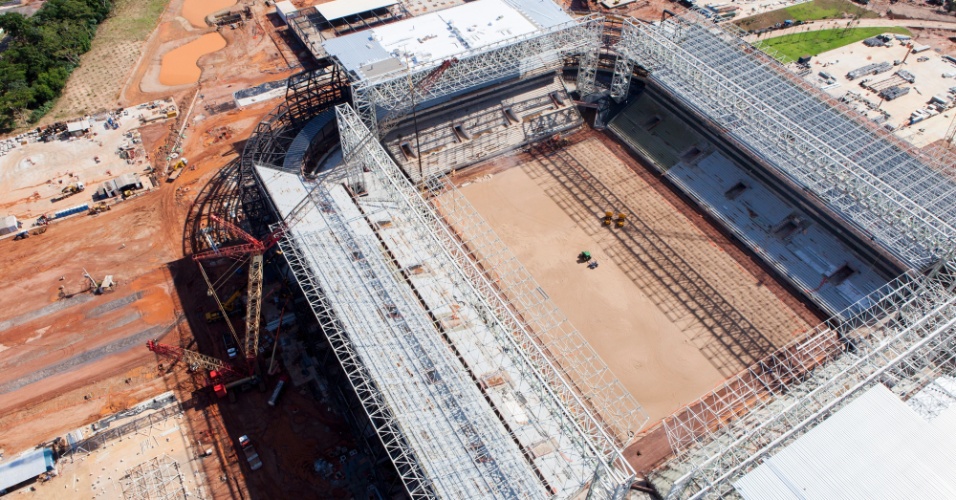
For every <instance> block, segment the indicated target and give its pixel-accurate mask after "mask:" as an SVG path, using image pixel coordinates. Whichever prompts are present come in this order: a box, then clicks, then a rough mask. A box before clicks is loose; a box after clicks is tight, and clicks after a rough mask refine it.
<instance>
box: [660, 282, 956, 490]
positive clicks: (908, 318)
mask: <svg viewBox="0 0 956 500" xmlns="http://www.w3.org/2000/svg"><path fill="white" fill-rule="evenodd" d="M952 280H953V275H952V270H951V269H947V268H940V269H938V270H937V271H935V272H933V273H931V275H930V276H929V277H922V276H921V277H918V278H913V277H910V276H902V277H900V278H899V279H897V280H895V281H894V282H892V283H890V284H888V285H887V288H888V289H889V290H888V291H883V292H881V293H878V294H877V296H876V297H874V299H876V298H878V301H876V303H875V304H874V305H873V306H872V307H871V308H869V309H868V310H866V311H865V312H862V313H859V314H857V315H855V316H854V317H852V319H851V320H850V321H847V322H844V323H841V324H839V325H828V324H823V325H821V326H819V327H818V328H817V329H815V330H813V331H812V332H810V333H809V334H807V335H806V336H805V337H803V338H801V339H799V340H797V341H795V342H793V343H791V344H790V345H789V346H787V347H785V348H784V349H782V350H781V351H780V352H778V353H776V354H774V355H773V356H770V357H769V358H767V359H766V360H764V361H762V362H761V363H758V364H757V365H755V366H754V367H752V368H751V369H749V370H748V371H746V372H744V373H742V374H740V375H738V376H737V377H735V378H734V379H731V380H729V381H728V382H726V383H725V384H724V385H722V386H721V387H719V388H718V389H716V390H715V391H713V392H712V393H710V394H708V395H705V397H704V398H702V399H701V400H700V401H698V402H697V403H695V404H692V405H689V406H688V407H686V408H685V409H683V410H682V411H680V412H678V413H677V414H675V415H674V416H672V417H670V418H668V419H667V420H666V421H665V424H664V425H665V427H666V430H667V435H668V439H669V440H670V442H671V444H672V446H673V448H674V450H675V451H676V452H677V458H675V459H674V460H672V461H671V462H670V463H669V464H668V465H667V466H666V467H665V468H664V469H662V470H661V471H660V472H659V473H658V477H657V479H658V480H659V481H660V482H661V483H662V484H670V485H671V486H670V489H669V491H668V494H667V497H668V498H714V497H719V496H723V495H727V494H730V493H731V492H732V483H733V482H734V481H735V480H737V479H739V478H740V477H742V476H743V475H744V474H746V473H747V472H748V471H750V470H752V469H753V468H754V467H756V466H757V465H759V464H760V461H761V460H762V459H764V458H766V457H768V456H770V455H772V454H773V453H774V452H776V451H777V450H779V449H781V448H782V447H784V446H786V445H787V444H788V443H790V442H792V441H793V440H794V439H796V438H798V437H800V436H801V435H803V434H804V433H806V432H807V431H808V430H810V429H811V428H813V427H814V426H815V425H816V424H818V423H819V422H821V421H823V420H824V419H826V418H827V416H829V415H831V414H832V413H834V412H836V411H837V410H839V409H840V408H842V407H843V406H845V405H846V404H847V403H849V402H850V401H852V400H853V399H854V398H855V397H856V396H858V395H860V394H862V393H863V392H865V391H866V390H867V389H869V388H870V387H872V386H874V385H875V384H884V385H886V386H887V387H888V388H890V389H891V390H892V391H893V392H894V393H896V394H897V395H899V396H900V397H901V398H902V399H904V400H905V399H908V398H909V397H910V396H912V395H914V394H916V393H918V392H919V391H920V390H922V389H924V388H925V387H926V386H927V385H929V384H933V383H934V380H936V379H937V378H939V377H940V376H942V375H948V374H952V372H953V370H954V366H956V365H954V362H956V295H954V294H953V293H952V283H953V281H952Z"/></svg>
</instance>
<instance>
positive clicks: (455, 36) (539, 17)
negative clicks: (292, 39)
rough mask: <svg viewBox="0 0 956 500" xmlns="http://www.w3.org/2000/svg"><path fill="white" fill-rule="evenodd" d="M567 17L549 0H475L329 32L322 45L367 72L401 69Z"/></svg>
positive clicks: (360, 71)
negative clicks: (345, 31) (348, 31)
mask: <svg viewBox="0 0 956 500" xmlns="http://www.w3.org/2000/svg"><path fill="white" fill-rule="evenodd" d="M570 20H571V18H570V17H569V16H568V15H567V14H565V13H564V12H563V11H562V10H561V8H560V7H558V6H557V5H555V4H554V3H553V2H552V1H551V0H508V1H505V0H477V1H475V2H471V3H467V4H464V5H459V6H456V7H452V8H449V9H445V10H441V11H438V12H432V13H429V14H424V15H421V16H416V17H413V18H410V19H405V20H403V21H399V22H396V23H390V24H385V25H381V26H377V27H375V28H372V29H371V30H368V31H361V32H358V33H353V34H349V35H345V36H343V37H338V38H333V39H330V40H327V41H325V42H324V43H323V44H322V45H323V47H324V48H325V51H326V53H328V54H329V55H331V56H334V57H336V58H337V59H338V60H339V62H340V63H341V64H342V65H343V66H344V67H345V68H347V69H348V70H350V71H353V72H355V73H356V74H358V75H360V76H362V77H363V78H370V77H372V76H374V75H379V74H382V73H385V72H390V71H395V70H397V69H401V68H403V67H404V66H405V64H406V62H407V63H410V64H411V65H412V66H416V65H428V64H436V65H437V64H438V63H440V62H441V61H443V60H447V59H449V58H451V57H452V56H454V55H456V54H460V53H462V52H464V51H466V50H469V49H479V48H481V47H486V46H489V45H492V44H496V43H499V42H503V41H507V40H509V39H513V38H516V37H519V36H522V35H528V34H532V33H535V32H537V31H540V30H541V29H542V27H550V26H553V25H555V24H561V23H563V22H567V21H570ZM383 65H384V66H383ZM418 69H421V68H420V67H419V68H418Z"/></svg>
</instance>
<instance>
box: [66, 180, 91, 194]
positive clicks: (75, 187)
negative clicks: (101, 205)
mask: <svg viewBox="0 0 956 500" xmlns="http://www.w3.org/2000/svg"><path fill="white" fill-rule="evenodd" d="M84 189H86V186H85V185H83V183H82V182H74V183H72V184H70V185H68V186H67V187H65V188H63V189H62V190H61V191H60V192H61V193H63V194H76V193H79V192H81V191H83V190H84Z"/></svg>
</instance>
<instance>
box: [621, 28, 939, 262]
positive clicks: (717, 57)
mask: <svg viewBox="0 0 956 500" xmlns="http://www.w3.org/2000/svg"><path fill="white" fill-rule="evenodd" d="M616 48H617V51H618V52H619V54H620V56H621V57H620V58H619V59H618V61H617V64H616V66H615V72H614V79H613V82H612V85H611V89H612V90H611V95H612V96H613V97H616V98H619V99H620V98H623V97H624V96H625V95H626V93H627V87H628V83H627V82H628V81H629V80H630V78H631V74H630V71H631V70H632V69H633V67H634V65H639V66H641V67H643V68H645V69H646V70H648V71H649V72H650V77H649V78H650V81H651V83H652V84H654V85H656V86H658V87H660V88H662V89H664V90H665V91H667V93H668V94H670V95H672V96H673V97H674V98H675V99H676V100H677V101H679V102H681V103H682V104H683V105H684V106H686V107H687V108H688V109H689V110H691V112H693V113H695V114H697V115H698V116H699V118H701V119H702V120H703V121H705V122H708V123H711V124H712V125H713V126H715V127H716V128H717V129H719V130H721V131H722V132H723V133H724V135H725V136H726V137H727V138H728V139H729V140H731V141H734V142H736V143H737V144H738V145H739V146H740V147H741V148H742V149H743V150H744V151H748V152H749V153H750V154H751V155H753V157H754V158H755V159H757V160H758V161H761V162H763V163H764V164H765V165H766V166H767V167H768V168H769V169H770V170H771V171H772V172H776V173H777V174H779V175H780V176H781V177H782V178H783V179H785V180H786V181H787V182H790V183H792V184H793V186H794V189H802V190H805V191H806V192H808V194H809V195H810V196H811V197H812V198H816V199H819V200H821V201H822V202H823V203H824V204H825V205H826V206H827V207H828V208H829V209H830V210H833V211H834V212H836V213H837V214H839V216H840V217H841V218H842V219H843V220H845V221H846V223H847V224H848V226H849V227H850V228H851V229H852V230H855V231H857V232H858V233H859V234H860V235H861V236H862V237H863V239H864V240H873V241H875V242H876V243H878V244H879V245H880V246H881V247H883V248H885V249H886V250H887V251H888V252H889V253H890V254H892V255H893V256H894V257H896V258H897V259H899V260H900V262H902V263H903V264H904V265H905V266H907V267H913V268H917V269H923V268H927V267H929V266H931V265H932V264H933V262H935V261H936V260H938V259H939V258H940V257H941V256H942V255H944V254H945V253H946V252H947V251H948V249H949V248H951V247H952V245H953V241H954V237H956V207H954V205H953V203H952V197H953V196H954V195H956V169H954V166H953V164H954V162H953V161H951V158H947V160H946V161H943V162H941V163H935V162H934V161H933V158H930V157H929V156H928V155H926V154H923V153H921V152H919V151H917V150H915V149H913V148H912V147H911V146H909V145H907V144H905V143H903V142H902V141H901V140H899V139H898V138H896V137H894V136H892V135H891V134H890V133H888V132H886V131H885V130H883V129H881V128H879V127H878V126H877V125H876V124H872V123H869V122H867V121H866V120H865V118H862V117H860V116H858V115H856V114H854V112H852V111H850V110H849V109H848V108H846V107H845V106H843V105H841V104H839V103H837V102H835V101H833V100H832V99H830V98H828V97H826V96H825V95H824V94H822V93H821V92H820V91H819V90H817V89H814V88H813V87H812V86H811V85H809V84H808V83H806V82H804V81H803V80H802V79H800V78H799V77H797V76H795V75H792V74H790V73H789V72H788V71H786V69H785V68H783V67H782V66H780V65H779V64H778V63H777V62H776V61H774V60H773V59H772V58H771V57H770V56H768V55H767V54H766V53H764V52H762V51H760V50H758V49H757V48H755V47H754V46H753V45H750V44H747V43H745V42H744V41H743V40H741V39H740V38H739V37H738V36H737V33H733V32H728V31H726V30H725V29H723V28H720V27H717V26H715V25H714V24H713V23H712V22H710V21H709V20H706V19H702V18H698V16H694V15H688V16H687V17H686V18H680V17H671V18H668V19H667V20H665V21H663V22H661V23H658V24H647V23H643V22H640V21H636V20H634V19H628V20H626V21H625V27H624V29H623V32H622V36H621V41H620V42H619V43H618V45H617V46H616Z"/></svg>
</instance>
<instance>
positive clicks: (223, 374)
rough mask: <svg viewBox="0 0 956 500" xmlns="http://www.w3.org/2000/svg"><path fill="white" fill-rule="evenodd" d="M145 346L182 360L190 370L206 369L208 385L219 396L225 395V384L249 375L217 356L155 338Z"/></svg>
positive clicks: (164, 355) (171, 357)
mask: <svg viewBox="0 0 956 500" xmlns="http://www.w3.org/2000/svg"><path fill="white" fill-rule="evenodd" d="M146 348H147V349H149V350H150V351H152V352H155V353H156V354H158V355H160V356H163V357H166V358H169V359H172V360H173V361H182V362H184V363H186V364H187V365H188V366H189V368H190V369H191V370H198V369H203V370H207V371H208V372H209V380H210V382H211V384H210V385H212V389H213V391H214V392H215V393H216V395H218V396H219V397H223V396H225V395H226V391H227V386H229V385H233V382H236V381H241V380H245V379H247V378H249V376H250V375H251V374H250V373H246V372H244V371H240V370H239V369H237V368H235V367H233V366H230V365H229V364H227V363H226V362H224V361H223V360H221V359H219V358H214V357H212V356H206V355H205V354H200V353H198V352H196V351H191V350H189V349H183V348H182V347H178V346H174V345H169V344H161V343H159V342H157V341H155V340H150V341H147V342H146Z"/></svg>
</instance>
